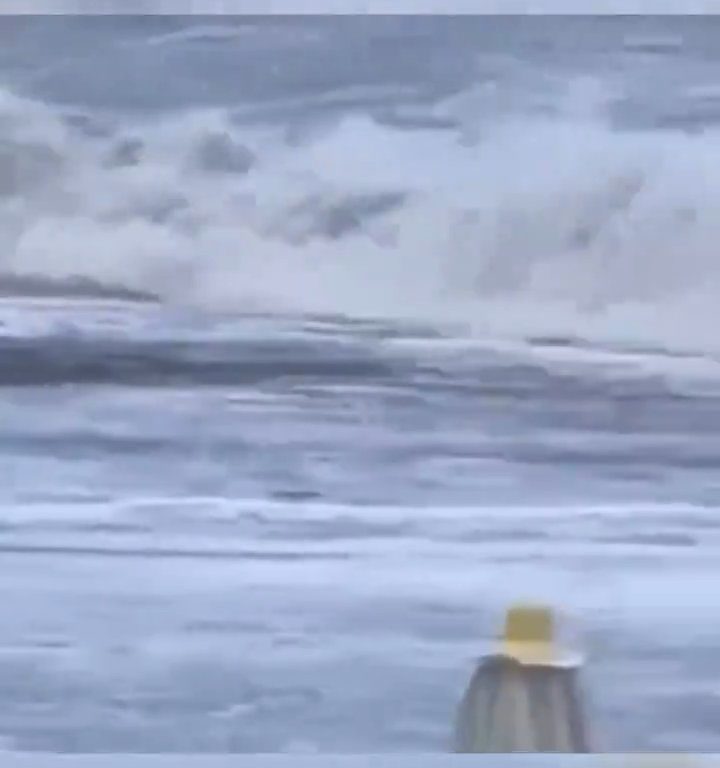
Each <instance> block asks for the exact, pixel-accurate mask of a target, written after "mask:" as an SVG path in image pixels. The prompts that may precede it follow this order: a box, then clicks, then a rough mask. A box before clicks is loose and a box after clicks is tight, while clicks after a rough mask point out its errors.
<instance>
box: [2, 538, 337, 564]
mask: <svg viewBox="0 0 720 768" xmlns="http://www.w3.org/2000/svg"><path fill="white" fill-rule="evenodd" d="M0 553H2V554H6V555H28V556H29V555H42V556H48V555H54V556H57V557H69V556H72V557H93V558H114V559H117V558H120V559H132V560H198V561H202V560H227V561H237V562H242V561H268V562H278V563H282V562H313V561H317V560H327V561H337V560H350V559H351V558H352V556H351V555H350V554H349V553H347V552H277V551H276V552H270V551H261V550H252V549H245V550H242V549H219V548H216V549H193V548H187V549H178V548H174V547H147V546H142V545H138V546H120V545H114V544H113V545H112V546H106V547H105V546H100V545H98V546H93V545H90V544H87V545H83V544H77V545H72V544H32V543H29V542H28V543H12V542H9V541H5V542H3V541H0Z"/></svg>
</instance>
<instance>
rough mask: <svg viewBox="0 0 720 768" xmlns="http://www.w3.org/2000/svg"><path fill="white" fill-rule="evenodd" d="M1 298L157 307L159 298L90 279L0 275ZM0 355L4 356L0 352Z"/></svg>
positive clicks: (145, 292) (151, 294) (148, 293)
mask: <svg viewBox="0 0 720 768" xmlns="http://www.w3.org/2000/svg"><path fill="white" fill-rule="evenodd" d="M0 297H5V298H10V297H23V298H58V299H117V300H119V301H132V302H141V303H155V302H157V301H158V296H157V295H156V294H153V293H150V292H147V291H139V290H135V289H132V288H125V287H123V286H120V285H108V284H105V283H100V282H97V281H96V280H92V279H90V278H87V277H69V278H65V279H61V278H48V277H42V276H40V275H17V274H11V273H4V274H2V273H0ZM0 354H2V353H1V352H0ZM1 361H2V358H0V363H1Z"/></svg>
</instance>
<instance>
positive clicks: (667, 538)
mask: <svg viewBox="0 0 720 768" xmlns="http://www.w3.org/2000/svg"><path fill="white" fill-rule="evenodd" d="M590 540H591V541H593V542H597V543H599V544H621V545H622V544H645V545H648V546H651V547H696V546H697V545H698V541H697V539H696V538H695V537H694V536H691V535H689V534H685V533H663V532H662V531H659V532H657V533H628V534H620V535H605V536H593V537H591V539H590Z"/></svg>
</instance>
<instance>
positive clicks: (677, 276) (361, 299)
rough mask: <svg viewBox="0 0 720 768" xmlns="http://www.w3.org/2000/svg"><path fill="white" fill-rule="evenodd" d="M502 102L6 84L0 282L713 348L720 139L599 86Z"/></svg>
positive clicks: (224, 307) (467, 97) (478, 94)
mask: <svg viewBox="0 0 720 768" xmlns="http://www.w3.org/2000/svg"><path fill="white" fill-rule="evenodd" d="M489 98H491V94H489V92H487V89H483V88H479V89H477V90H476V91H474V92H472V93H466V94H463V95H461V96H457V97H455V98H453V99H450V100H447V101H446V102H443V103H441V104H439V105H437V107H436V108H435V109H434V117H435V119H437V120H438V121H439V125H441V126H442V127H441V128H440V127H438V129H437V130H436V129H435V128H434V127H429V126H431V125H432V123H431V122H430V123H427V124H426V125H425V127H423V126H415V128H414V130H412V131H406V130H401V129H400V128H399V127H397V126H396V127H393V126H392V125H388V124H383V123H382V122H379V121H375V120H373V119H372V118H371V117H369V116H366V115H352V114H350V115H349V116H347V117H346V118H345V119H343V120H340V121H338V122H328V123H324V124H319V125H316V126H315V127H314V128H312V129H309V130H307V131H300V132H299V133H298V131H297V130H292V131H288V130H287V129H286V128H283V127H274V128H268V127H261V126H252V127H249V126H248V125H246V124H243V123H241V122H239V121H238V119H237V116H235V115H234V114H233V111H232V110H230V109H228V110H221V109H216V110H198V109H196V110H187V111H185V112H178V113H172V114H167V115H164V116H161V117H154V118H152V119H150V118H148V119H145V120H141V119H139V118H134V119H132V120H131V119H130V118H127V119H125V120H124V121H123V120H120V119H115V120H114V121H110V120H109V119H108V120H104V122H103V120H100V118H99V117H98V116H97V115H92V114H87V115H79V114H78V113H77V110H75V112H74V113H72V114H70V113H68V112H66V111H63V110H62V109H61V108H59V107H52V106H49V105H47V104H43V103H41V102H38V101H32V100H29V99H26V98H22V97H20V96H18V95H15V94H11V93H9V92H3V93H2V94H0V275H2V276H3V277H2V283H1V285H4V286H5V287H6V291H5V292H12V291H15V290H17V291H19V292H23V290H25V289H32V288H33V286H34V288H35V289H37V290H41V292H42V290H44V289H42V288H41V287H40V286H42V285H44V286H50V285H55V286H62V285H65V286H68V287H71V286H73V285H74V286H76V287H77V286H80V288H79V289H78V291H76V293H83V292H88V293H92V292H93V291H96V292H97V291H99V292H100V294H102V293H103V291H109V292H112V291H120V292H121V293H122V292H125V294H126V296H127V297H133V296H134V297H137V298H142V299H147V300H150V299H153V300H154V299H157V300H158V301H162V302H167V303H170V304H178V305H192V306H196V307H201V308H204V309H207V310H221V311H223V312H225V311H231V312H246V311H250V310H253V311H254V310H258V309H259V310H261V311H268V312H288V311H290V312H308V313H336V314H341V315H345V316H350V317H380V318H390V319H392V318H404V319H417V320H422V321H423V322H428V321H429V322H437V323H441V322H443V323H444V322H452V323H456V324H461V325H462V326H464V327H465V328H466V329H468V330H469V331H471V332H473V333H480V334H488V333H492V334H507V335H510V336H520V337H529V336H534V337H538V336H547V337H553V336H555V337H560V338H567V337H573V338H581V339H590V340H593V341H603V342H612V343H624V342H633V343H645V344H649V345H659V346H665V347H672V348H678V349H679V348H687V347H692V348H693V349H702V350H707V349H713V350H716V348H717V346H718V344H717V341H716V334H715V332H714V330H713V329H714V323H713V319H714V315H715V311H716V310H715V308H716V306H717V301H718V298H719V297H720V270H719V269H718V263H717V257H716V243H717V241H718V237H719V236H720V223H719V222H720V217H719V216H718V212H717V206H718V202H717V201H718V200H720V173H717V172H716V171H715V170H713V169H714V166H713V165H712V164H711V163H709V162H708V160H709V158H711V157H713V156H714V153H716V152H717V151H718V149H719V148H720V147H718V144H720V136H719V135H718V133H717V132H716V131H714V130H711V129H708V130H705V131H704V132H701V133H697V132H696V133H684V132H683V131H681V130H664V131H654V132H650V131H643V132H639V131H629V130H625V131H620V130H617V129H616V128H614V127H613V125H612V123H611V119H610V115H609V112H608V98H609V97H608V95H607V94H606V93H603V92H602V89H600V90H598V88H597V84H596V83H592V82H589V81H580V82H578V83H575V84H574V86H573V89H571V93H570V95H569V96H568V97H567V100H566V102H565V107H564V111H557V112H556V114H547V115H543V114H542V113H537V112H531V113H528V112H527V111H526V112H525V113H522V112H513V111H512V110H510V111H509V112H506V113H505V114H501V115H499V116H498V114H497V112H493V119H492V120H490V119H484V118H483V115H485V113H486V110H485V107H486V106H487V104H488V101H487V100H488V99H489ZM448 121H450V123H448ZM448 125H457V126H459V128H458V130H449V129H448ZM99 126H100V127H99ZM458 131H459V133H458ZM459 139H460V140H459ZM33 281H35V282H34V283H33Z"/></svg>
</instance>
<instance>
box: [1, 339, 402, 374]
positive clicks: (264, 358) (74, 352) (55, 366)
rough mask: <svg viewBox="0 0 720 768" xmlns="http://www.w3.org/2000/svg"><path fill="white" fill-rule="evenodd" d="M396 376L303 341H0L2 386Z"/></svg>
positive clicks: (367, 360)
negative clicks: (291, 342)
mask: <svg viewBox="0 0 720 768" xmlns="http://www.w3.org/2000/svg"><path fill="white" fill-rule="evenodd" d="M394 372H395V371H394V368H393V367H392V366H391V365H390V364H388V363H385V362H383V361H381V360H379V359H373V358H372V357H369V356H363V355H362V354H359V353H357V352H354V353H353V352H348V351H347V350H346V349H343V348H338V347H337V346H335V347H332V346H328V345H326V346H325V347H324V348H322V349H321V348H318V347H315V346H313V345H310V344H302V343H300V342H297V343H294V344H289V343H284V344H283V343H279V342H278V343H276V344H275V343H270V342H268V343H257V342H256V343H252V342H248V343H241V342H211V341H204V342H202V343H193V342H181V341H132V340H108V339H89V338H74V337H60V336H55V337H38V338H33V339H0V387H1V386H4V387H18V386H53V385H54V386H57V385H64V384H95V385H100V384H106V385H107V384H116V385H117V384H121V385H127V386H144V387H168V386H231V385H236V386H250V385H256V384H260V383H262V382H270V381H283V380H292V381H306V382H310V381H314V380H318V379H320V380H327V379H332V380H345V381H352V380H355V379H365V378H387V377H389V376H392V375H393V374H394Z"/></svg>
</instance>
